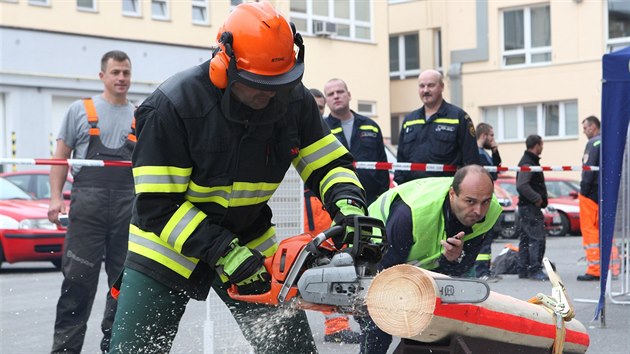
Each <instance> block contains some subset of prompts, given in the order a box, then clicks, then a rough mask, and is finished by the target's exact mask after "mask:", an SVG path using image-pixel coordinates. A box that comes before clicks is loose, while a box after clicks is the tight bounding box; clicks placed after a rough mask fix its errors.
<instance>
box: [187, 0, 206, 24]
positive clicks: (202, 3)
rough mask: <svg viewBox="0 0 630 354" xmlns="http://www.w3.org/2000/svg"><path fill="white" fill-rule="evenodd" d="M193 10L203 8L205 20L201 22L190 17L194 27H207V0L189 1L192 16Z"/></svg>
mask: <svg viewBox="0 0 630 354" xmlns="http://www.w3.org/2000/svg"><path fill="white" fill-rule="evenodd" d="M195 8H203V9H204V13H205V14H204V16H205V19H204V20H203V21H200V20H196V19H195V18H194V17H191V21H192V23H193V24H194V25H200V26H209V25H210V4H209V1H208V0H192V1H191V9H192V14H191V16H194V13H195Z"/></svg>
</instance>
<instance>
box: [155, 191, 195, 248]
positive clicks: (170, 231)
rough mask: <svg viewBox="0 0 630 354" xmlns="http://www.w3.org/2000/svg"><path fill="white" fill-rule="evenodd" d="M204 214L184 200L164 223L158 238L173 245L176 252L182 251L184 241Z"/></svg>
mask: <svg viewBox="0 0 630 354" xmlns="http://www.w3.org/2000/svg"><path fill="white" fill-rule="evenodd" d="M205 217H206V214H205V213H204V212H202V211H201V210H199V209H197V208H196V207H195V206H194V205H193V204H192V203H191V202H188V201H187V202H184V203H183V204H182V205H181V206H180V207H179V208H178V209H177V211H175V213H174V214H173V216H171V219H170V220H169V221H168V222H167V223H166V226H164V229H162V233H160V238H161V239H162V240H163V241H165V242H167V243H168V244H169V245H171V246H173V248H175V250H176V251H177V252H180V253H181V252H182V246H183V245H184V242H186V240H188V238H189V237H190V235H191V234H192V233H193V231H195V229H196V228H197V226H199V224H200V223H201V222H202V221H203V219H205Z"/></svg>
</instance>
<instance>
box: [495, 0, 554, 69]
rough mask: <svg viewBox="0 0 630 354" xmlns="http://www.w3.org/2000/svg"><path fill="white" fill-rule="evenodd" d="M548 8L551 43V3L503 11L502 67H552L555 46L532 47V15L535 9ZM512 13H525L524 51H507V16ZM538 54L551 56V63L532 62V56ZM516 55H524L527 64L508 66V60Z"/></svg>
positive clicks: (523, 29)
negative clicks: (507, 13)
mask: <svg viewBox="0 0 630 354" xmlns="http://www.w3.org/2000/svg"><path fill="white" fill-rule="evenodd" d="M543 7H547V8H549V41H550V43H551V5H550V4H549V3H544V4H535V5H531V6H524V7H515V8H506V9H502V10H501V66H502V67H503V68H504V69H512V68H524V67H534V66H545V65H550V64H551V63H552V62H553V58H552V53H553V51H552V48H553V44H550V45H549V46H544V47H532V38H531V29H532V17H531V13H532V10H533V9H539V8H543ZM510 11H523V28H521V30H522V31H523V41H524V44H523V46H524V48H522V49H511V50H506V49H505V40H506V38H505V26H506V23H505V14H506V12H510ZM536 54H549V61H540V62H535V63H534V62H532V56H534V55H536ZM516 55H524V56H525V62H524V63H519V64H507V58H508V57H512V56H516Z"/></svg>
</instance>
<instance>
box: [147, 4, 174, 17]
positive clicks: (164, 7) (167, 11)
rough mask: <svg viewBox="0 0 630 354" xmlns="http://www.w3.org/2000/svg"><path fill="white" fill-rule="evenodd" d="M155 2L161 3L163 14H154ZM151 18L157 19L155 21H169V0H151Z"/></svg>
mask: <svg viewBox="0 0 630 354" xmlns="http://www.w3.org/2000/svg"><path fill="white" fill-rule="evenodd" d="M155 3H161V4H163V5H162V6H161V8H163V9H164V14H163V15H156V14H155V12H153V4H155ZM151 19H152V20H157V21H170V19H171V8H170V3H169V0H151Z"/></svg>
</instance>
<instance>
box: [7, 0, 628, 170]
mask: <svg viewBox="0 0 630 354" xmlns="http://www.w3.org/2000/svg"><path fill="white" fill-rule="evenodd" d="M240 2H242V1H240V0H231V1H226V0H217V1H209V0H187V1H173V0H123V1H120V2H118V1H104V0H77V1H56V0H0V38H2V41H1V42H0V46H1V47H0V49H1V50H0V156H4V157H12V156H15V157H47V156H49V155H50V151H51V149H52V146H53V145H54V140H55V137H56V135H57V132H58V129H59V126H60V122H61V119H62V117H63V114H64V113H65V110H66V108H67V106H68V105H69V104H70V102H72V101H73V100H75V99H78V98H81V97H84V96H90V95H93V94H96V93H98V92H100V91H101V90H102V85H101V83H100V82H99V80H98V71H99V59H100V56H101V55H102V54H103V53H104V52H106V51H108V50H111V49H121V50H124V51H126V52H127V53H128V54H129V55H130V57H131V60H132V66H133V76H132V87H131V90H130V93H129V96H130V98H131V99H132V100H133V101H134V102H135V103H140V102H141V101H142V100H143V99H144V98H145V97H146V96H147V95H148V94H150V93H151V92H152V91H153V90H154V89H155V88H156V87H157V86H158V85H159V84H160V83H161V82H162V81H163V80H164V79H166V78H168V77H169V76H171V75H172V74H174V73H176V72H178V71H180V70H183V69H185V68H187V67H189V66H192V65H197V64H200V63H203V62H204V61H206V60H207V59H209V58H210V56H211V51H212V48H213V46H214V45H215V44H216V34H217V31H218V30H219V26H220V25H221V24H222V23H223V21H224V19H225V18H226V16H227V15H228V14H229V12H230V11H231V9H232V8H233V6H235V5H237V4H238V3H240ZM271 2H272V3H273V4H274V6H276V7H277V8H278V9H279V10H280V11H281V12H282V13H283V14H285V16H287V17H288V18H290V20H291V21H292V22H294V23H295V25H296V27H297V29H298V31H299V32H300V33H302V34H303V36H304V38H305V44H306V60H305V61H306V67H307V68H306V72H305V75H304V80H303V81H304V83H305V85H306V86H307V87H309V88H310V87H314V88H319V89H322V88H323V86H324V84H325V83H326V81H328V80H329V79H331V78H341V79H343V80H345V81H346V82H347V83H348V86H349V90H350V92H351V93H352V102H351V108H352V109H353V110H355V111H357V112H359V113H361V114H364V115H368V116H370V117H372V118H374V119H376V121H377V122H378V123H379V125H380V126H381V128H382V129H383V133H384V136H385V137H386V138H390V139H391V142H392V143H393V144H394V145H396V144H397V140H398V134H399V131H400V124H401V123H402V119H403V117H404V115H405V114H407V113H409V112H411V111H413V110H415V109H417V108H418V107H420V105H421V102H420V99H419V97H418V93H417V76H418V74H419V72H420V71H421V70H424V69H429V68H437V69H438V70H441V71H442V72H443V73H444V76H445V82H446V90H445V98H446V99H447V100H448V101H449V102H451V103H455V104H457V105H459V106H461V107H462V108H463V109H464V110H466V111H467V112H468V113H469V114H470V116H471V117H472V119H473V121H474V122H475V124H476V123H479V122H488V123H490V124H492V125H493V126H494V127H495V134H496V138H497V141H498V142H499V144H500V145H501V152H502V155H503V160H504V164H506V165H515V164H516V162H517V161H518V159H519V158H520V156H521V154H522V152H523V150H524V148H525V147H524V140H525V138H526V137H527V135H529V134H533V133H535V134H539V135H541V136H542V137H543V138H544V140H545V142H546V145H545V151H544V153H543V160H542V161H543V164H544V165H579V164H580V163H581V161H580V157H581V151H582V149H583V146H584V144H585V142H586V140H585V137H584V136H583V134H582V132H581V124H580V122H581V121H582V119H583V118H585V117H586V116H588V115H591V114H594V115H596V116H599V115H600V112H601V107H600V95H601V92H600V91H601V77H602V75H601V57H602V55H603V54H605V53H607V52H610V51H611V50H614V49H618V48H621V47H624V46H627V45H630V2H628V1H624V0H607V1H601V0H563V1H555V0H553V1H537V0H512V1H498V0H497V1H493V0H490V1H488V0H461V1H442V0H389V1H387V2H385V1H366V0H343V1H335V0H290V1H288V0H278V1H271ZM604 124H605V122H604ZM574 176H575V177H576V178H577V176H578V174H575V175H574Z"/></svg>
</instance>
